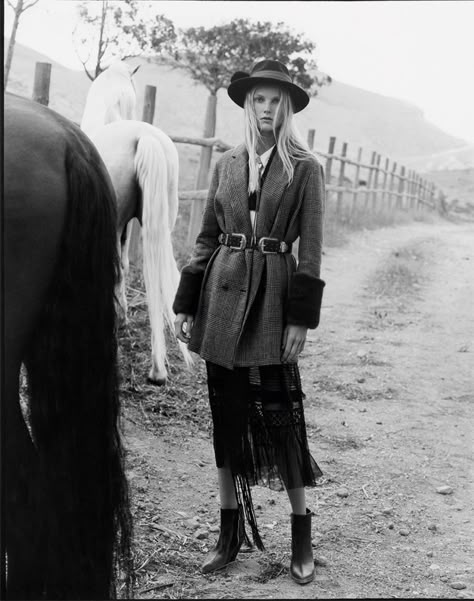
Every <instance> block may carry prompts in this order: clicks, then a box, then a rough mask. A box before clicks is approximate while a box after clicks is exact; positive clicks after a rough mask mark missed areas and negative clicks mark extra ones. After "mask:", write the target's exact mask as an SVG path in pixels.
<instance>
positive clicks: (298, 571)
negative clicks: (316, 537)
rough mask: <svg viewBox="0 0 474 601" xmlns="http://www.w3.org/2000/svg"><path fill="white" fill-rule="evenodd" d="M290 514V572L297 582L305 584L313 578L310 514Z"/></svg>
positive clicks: (307, 511) (309, 512)
mask: <svg viewBox="0 0 474 601" xmlns="http://www.w3.org/2000/svg"><path fill="white" fill-rule="evenodd" d="M312 515H313V514H312V513H311V511H310V510H309V509H307V510H306V515H296V514H294V513H292V514H291V564H290V574H291V577H292V578H293V580H294V581H295V582H297V583H298V584H307V583H308V582H311V581H312V580H313V579H314V558H313V547H312V545H311V516H312Z"/></svg>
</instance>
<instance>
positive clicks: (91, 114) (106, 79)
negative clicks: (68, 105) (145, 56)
mask: <svg viewBox="0 0 474 601" xmlns="http://www.w3.org/2000/svg"><path fill="white" fill-rule="evenodd" d="M139 67H140V65H138V66H137V67H135V68H134V69H133V68H132V67H131V66H130V65H129V64H127V63H124V62H123V61H115V62H114V63H112V64H111V65H110V67H109V68H108V69H106V70H105V71H103V72H102V73H101V74H100V75H99V76H98V77H96V79H94V81H93V82H92V83H91V86H90V88H89V92H88V94H87V98H86V105H85V107H84V112H83V114H82V120H81V129H82V131H83V132H85V133H86V134H87V135H88V136H89V137H90V136H91V135H92V134H93V133H94V130H96V129H97V128H98V127H100V126H102V125H105V124H106V123H112V121H120V120H122V119H137V113H136V105H137V94H136V91H135V86H134V84H133V80H132V76H133V75H134V74H135V73H136V72H137V71H138V69H139Z"/></svg>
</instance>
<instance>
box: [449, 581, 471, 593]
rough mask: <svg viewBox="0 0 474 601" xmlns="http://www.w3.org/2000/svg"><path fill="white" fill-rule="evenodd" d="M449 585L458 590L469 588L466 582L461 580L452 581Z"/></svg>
mask: <svg viewBox="0 0 474 601" xmlns="http://www.w3.org/2000/svg"><path fill="white" fill-rule="evenodd" d="M449 586H450V587H451V588H454V589H456V590H458V591H461V590H462V589H464V588H467V585H466V584H464V582H461V580H453V581H452V582H450V583H449Z"/></svg>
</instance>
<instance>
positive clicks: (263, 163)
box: [260, 144, 275, 169]
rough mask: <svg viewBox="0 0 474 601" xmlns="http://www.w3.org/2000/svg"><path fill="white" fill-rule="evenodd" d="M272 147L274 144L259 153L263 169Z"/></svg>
mask: <svg viewBox="0 0 474 601" xmlns="http://www.w3.org/2000/svg"><path fill="white" fill-rule="evenodd" d="M274 148H275V144H273V146H272V147H271V148H269V149H268V150H266V151H265V152H264V153H263V154H261V155H260V160H261V161H262V165H263V168H264V169H265V167H266V165H267V163H268V159H269V158H270V155H271V154H272V150H273V149H274Z"/></svg>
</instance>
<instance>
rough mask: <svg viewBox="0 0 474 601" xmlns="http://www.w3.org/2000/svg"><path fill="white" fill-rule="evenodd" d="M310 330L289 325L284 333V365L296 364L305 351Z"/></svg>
mask: <svg viewBox="0 0 474 601" xmlns="http://www.w3.org/2000/svg"><path fill="white" fill-rule="evenodd" d="M307 333H308V328H307V327H305V326H295V325H288V326H286V328H285V331H284V332H283V342H282V347H281V348H282V355H281V362H282V363H296V361H297V360H298V355H299V354H300V353H301V351H302V350H303V349H304V343H305V342H306V334H307Z"/></svg>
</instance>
